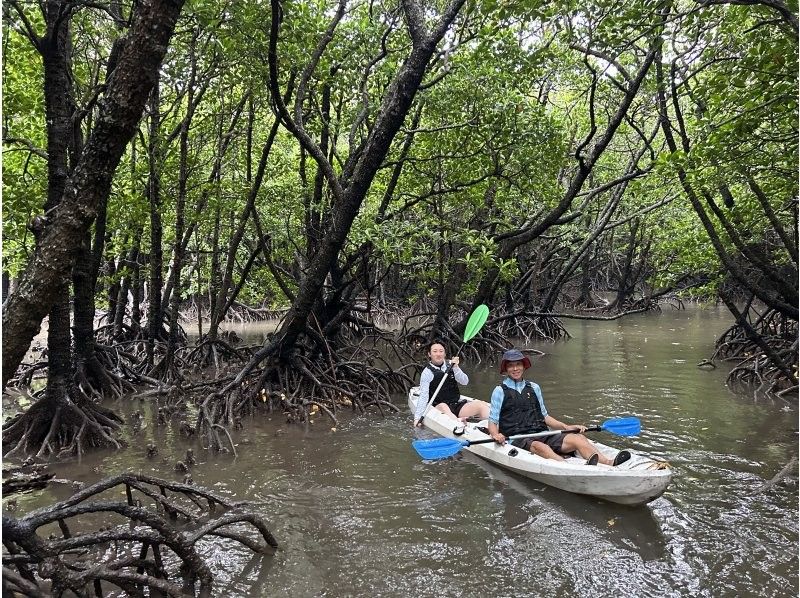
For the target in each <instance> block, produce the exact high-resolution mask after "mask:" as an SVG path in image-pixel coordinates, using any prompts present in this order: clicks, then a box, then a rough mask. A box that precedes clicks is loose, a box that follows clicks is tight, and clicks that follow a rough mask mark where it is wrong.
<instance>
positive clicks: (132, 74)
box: [2, 0, 183, 388]
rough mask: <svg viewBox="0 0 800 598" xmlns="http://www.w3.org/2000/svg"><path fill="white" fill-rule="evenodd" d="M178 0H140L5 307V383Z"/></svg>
mask: <svg viewBox="0 0 800 598" xmlns="http://www.w3.org/2000/svg"><path fill="white" fill-rule="evenodd" d="M182 6H183V0H145V1H142V2H139V3H138V4H137V5H136V9H135V10H136V15H135V17H134V22H133V26H132V27H131V31H130V33H129V35H128V36H127V37H126V40H127V43H126V44H125V46H124V48H123V49H122V50H121V52H120V56H119V59H118V61H117V64H116V68H115V69H114V71H113V73H112V75H111V77H110V79H109V81H108V82H107V89H106V92H105V94H104V97H103V101H102V102H101V104H100V117H99V118H98V119H97V121H96V124H95V126H94V128H93V130H92V133H91V135H90V137H89V140H88V142H87V144H86V146H85V148H84V150H83V152H82V153H81V156H80V158H79V160H78V163H77V165H76V168H75V171H74V173H73V176H72V178H71V180H69V181H68V182H67V184H66V188H65V189H64V192H63V195H62V197H63V199H62V201H61V202H60V204H59V205H58V206H57V207H56V209H55V210H54V211H53V212H52V213H51V214H49V220H50V224H48V226H46V227H45V229H44V231H43V232H42V235H41V238H40V242H39V243H38V245H37V247H36V249H35V251H34V254H33V256H32V257H31V259H30V260H29V262H28V265H27V267H26V268H25V271H24V273H23V274H22V277H21V281H20V287H19V289H18V290H17V292H16V293H14V295H13V296H12V297H10V298H9V300H8V302H7V304H6V305H5V307H4V310H3V368H2V370H3V387H4V388H5V385H6V383H7V381H8V379H9V378H10V377H11V376H13V375H14V373H15V372H16V370H17V367H18V366H19V364H20V362H21V361H22V358H23V357H24V355H25V352H26V351H27V349H28V347H29V346H30V344H31V341H32V340H33V337H34V335H35V334H36V332H37V331H38V330H39V326H40V325H41V322H42V318H44V315H45V314H46V313H47V312H48V310H49V309H50V308H51V306H52V305H53V304H54V303H55V301H56V299H57V297H58V296H59V293H60V292H61V290H62V288H63V286H64V285H65V284H66V283H67V282H68V281H69V276H70V273H71V271H72V267H73V265H74V263H75V260H76V258H77V255H78V251H79V250H80V244H81V242H82V240H83V236H84V234H85V233H86V231H87V230H89V227H90V226H91V224H92V222H93V221H94V218H95V216H96V213H97V206H98V205H99V203H100V201H101V200H103V199H104V198H106V197H108V193H109V191H110V188H111V181H112V178H113V175H114V172H115V170H116V167H117V165H118V164H119V161H120V158H121V157H122V153H123V152H124V150H125V146H126V145H127V143H128V141H129V140H130V139H131V137H132V136H133V134H134V132H135V130H136V126H137V124H138V122H139V119H140V118H141V114H142V108H143V107H144V103H145V101H146V99H147V97H148V95H149V94H150V90H151V89H152V87H153V83H154V81H155V78H156V76H157V73H158V68H159V66H160V64H161V61H162V60H163V58H164V54H165V53H166V50H167V46H168V44H169V39H170V37H171V35H172V32H173V30H174V28H175V23H176V21H177V18H178V15H179V13H180V10H181V7H182Z"/></svg>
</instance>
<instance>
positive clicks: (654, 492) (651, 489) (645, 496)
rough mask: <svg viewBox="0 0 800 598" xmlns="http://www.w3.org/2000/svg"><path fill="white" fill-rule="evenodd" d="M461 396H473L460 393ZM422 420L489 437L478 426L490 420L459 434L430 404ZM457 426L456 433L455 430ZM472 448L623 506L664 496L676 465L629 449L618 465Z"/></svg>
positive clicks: (441, 429) (606, 450)
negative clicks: (558, 459)
mask: <svg viewBox="0 0 800 598" xmlns="http://www.w3.org/2000/svg"><path fill="white" fill-rule="evenodd" d="M418 398H419V387H418V386H415V387H413V388H412V389H411V390H409V391H408V406H409V408H410V409H411V413H414V410H415V409H416V406H417V399H418ZM462 398H463V399H466V400H468V401H472V400H473V399H472V398H470V397H466V396H463V395H462ZM423 425H424V426H425V427H426V428H428V429H429V430H431V431H432V432H435V433H436V434H439V435H440V436H444V437H445V438H458V439H463V440H469V441H470V442H475V441H476V440H485V439H487V438H489V435H488V434H486V433H484V432H483V431H481V430H480V429H479V428H481V427H483V428H485V427H486V426H487V422H486V421H485V420H484V421H482V422H478V423H474V424H473V423H467V424H466V425H465V426H463V430H464V431H463V434H461V433H460V432H461V429H460V426H459V425H458V422H457V421H456V420H454V419H453V418H452V417H450V416H448V415H445V414H444V413H442V412H441V411H439V410H437V409H435V408H433V407H431V408H429V409H428V413H427V414H426V415H425V419H424V420H423ZM456 431H458V432H459V434H458V435H456V434H455V433H454V432H456ZM592 443H593V444H594V445H595V446H596V447H597V449H598V450H599V451H600V452H602V453H603V454H604V455H605V456H606V457H608V458H609V459H613V458H614V457H615V456H616V454H617V453H618V452H619V450H618V449H615V448H613V447H610V446H606V445H604V444H600V443H599V442H597V441H595V440H594V439H592ZM462 450H465V451H469V452H470V453H473V454H475V455H478V456H479V457H482V458H483V459H486V460H487V461H491V462H492V463H494V464H496V465H499V466H500V467H504V468H505V469H509V470H511V471H513V472H516V473H518V474H521V475H524V476H526V477H529V478H531V479H534V480H536V481H537V482H542V483H543V484H547V485H548V486H553V487H555V488H560V489H561V490H566V491H567V492H574V493H576V494H588V495H589V496H596V497H597V498H602V499H603V500H607V501H609V502H614V503H619V504H623V505H643V504H645V503H648V502H650V501H651V500H653V499H655V498H658V497H659V496H661V495H662V494H663V493H664V491H665V490H666V489H667V486H669V483H670V481H671V480H672V470H671V469H670V468H669V466H668V465H667V463H665V462H663V461H657V460H655V459H653V458H651V457H648V456H646V455H642V454H639V453H634V452H633V451H631V458H630V459H629V460H628V461H626V462H625V463H622V464H620V465H617V466H616V467H613V466H610V465H599V464H598V465H586V460H585V459H582V458H580V457H569V458H567V459H565V460H564V461H556V460H555V459H545V458H544V457H540V456H538V455H534V454H533V453H531V452H530V451H525V450H521V449H518V448H516V447H514V446H512V445H511V444H509V443H506V444H504V445H502V446H501V445H498V444H497V443H495V442H490V443H485V444H475V445H470V446H465V447H464V448H463V449H462Z"/></svg>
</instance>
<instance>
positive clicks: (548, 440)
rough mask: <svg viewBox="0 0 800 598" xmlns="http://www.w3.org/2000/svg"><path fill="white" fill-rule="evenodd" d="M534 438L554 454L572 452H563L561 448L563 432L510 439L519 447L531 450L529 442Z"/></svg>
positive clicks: (563, 454)
mask: <svg viewBox="0 0 800 598" xmlns="http://www.w3.org/2000/svg"><path fill="white" fill-rule="evenodd" d="M535 440H538V441H539V442H543V443H545V444H546V445H547V446H549V447H550V448H551V449H553V452H555V454H556V455H562V456H567V455H571V454H572V453H571V452H570V453H565V452H563V451H562V450H561V448H562V445H563V444H564V434H550V435H549V436H539V437H538V438H519V439H517V440H512V441H511V444H513V445H514V446H517V447H519V448H521V449H525V450H526V451H529V450H531V444H533V442H534V441H535Z"/></svg>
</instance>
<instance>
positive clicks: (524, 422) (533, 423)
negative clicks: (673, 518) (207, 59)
mask: <svg viewBox="0 0 800 598" xmlns="http://www.w3.org/2000/svg"><path fill="white" fill-rule="evenodd" d="M529 367H531V360H530V359H528V357H527V356H525V355H523V354H522V352H521V351H519V350H517V349H509V350H508V351H506V352H505V353H503V359H502V361H501V362H500V373H501V374H505V375H506V377H505V379H504V380H503V382H502V383H501V384H500V385H499V386H497V387H495V389H494V391H493V392H492V402H491V408H490V411H489V435H490V436H491V437H492V438H494V440H495V442H497V443H499V444H504V443H505V442H506V438H507V437H508V436H514V435H516V434H535V433H536V432H545V431H547V430H548V429H549V430H577V431H578V433H577V434H552V435H550V436H543V437H540V438H520V439H518V440H514V441H512V442H511V444H513V445H514V446H517V447H519V448H521V449H524V450H530V451H531V452H532V453H535V454H536V455H539V456H540V457H545V458H548V459H556V460H558V461H563V460H564V456H565V455H566V456H568V455H570V454H572V453H573V452H577V453H578V454H579V455H580V456H581V457H583V458H584V459H586V464H587V465H597V464H598V463H603V464H604V465H619V464H620V463H624V462H625V461H627V460H628V459H630V458H631V454H630V452H628V451H624V450H623V451H620V452H619V454H617V456H616V457H614V459H613V460H611V459H609V458H608V457H606V456H605V455H603V454H602V453H601V452H600V451H598V450H597V448H596V447H595V446H594V445H593V444H592V443H591V442H590V441H589V439H588V438H586V437H585V436H583V433H584V432H585V431H586V426H574V425H573V426H568V425H567V424H565V423H563V422H560V421H558V420H557V419H556V418H554V417H553V416H552V415H549V414H548V413H547V409H546V408H545V406H544V399H543V398H542V391H541V389H540V388H539V385H538V384H536V383H535V382H531V381H529V380H528V381H526V380H524V379H523V377H522V376H523V374H524V372H525V370H527V369H528V368H529Z"/></svg>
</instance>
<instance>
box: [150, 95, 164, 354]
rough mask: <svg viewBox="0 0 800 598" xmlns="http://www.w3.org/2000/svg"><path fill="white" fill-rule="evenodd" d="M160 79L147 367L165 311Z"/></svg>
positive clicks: (153, 118) (154, 112)
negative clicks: (162, 299)
mask: <svg viewBox="0 0 800 598" xmlns="http://www.w3.org/2000/svg"><path fill="white" fill-rule="evenodd" d="M158 87H159V81H158V80H156V82H155V85H154V86H153V91H152V92H151V94H150V108H149V110H150V126H149V134H150V138H149V140H148V142H149V144H148V147H147V160H148V164H149V167H150V173H149V176H148V179H147V200H148V202H149V205H150V276H149V280H150V285H149V286H148V289H147V367H148V368H151V367H153V353H154V347H155V342H156V340H160V339H161V330H162V326H163V321H164V311H163V309H162V307H161V294H162V292H163V290H164V289H163V283H164V278H163V275H162V268H163V267H164V249H163V248H162V246H161V244H162V239H163V236H164V231H163V227H162V224H161V212H160V210H161V151H160V149H159V147H160V142H159V136H160V135H161V133H160V131H159V128H160V126H161V115H160V113H159V110H160V109H161V107H160V106H159V97H160V95H159V89H158Z"/></svg>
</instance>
